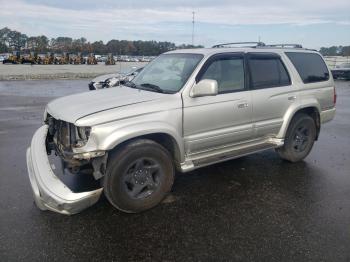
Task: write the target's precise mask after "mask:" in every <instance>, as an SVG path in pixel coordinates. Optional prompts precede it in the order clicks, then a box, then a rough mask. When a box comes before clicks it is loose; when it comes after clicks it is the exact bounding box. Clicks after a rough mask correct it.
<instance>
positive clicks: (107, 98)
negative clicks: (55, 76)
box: [27, 43, 336, 214]
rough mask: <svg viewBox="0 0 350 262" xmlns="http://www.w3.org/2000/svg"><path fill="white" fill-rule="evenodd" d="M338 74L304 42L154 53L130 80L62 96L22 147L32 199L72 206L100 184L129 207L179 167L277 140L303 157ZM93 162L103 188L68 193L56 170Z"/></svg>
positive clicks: (157, 192) (161, 189)
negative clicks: (58, 162)
mask: <svg viewBox="0 0 350 262" xmlns="http://www.w3.org/2000/svg"><path fill="white" fill-rule="evenodd" d="M335 103H336V94H335V88H334V82H333V79H332V76H331V74H330V71H329V69H328V68H327V66H326V64H325V62H324V60H323V58H322V57H321V55H320V54H319V53H318V52H316V51H313V50H308V49H303V48H301V47H300V46H291V47H285V46H267V45H262V44H260V43H259V44H258V45H257V46H253V47H238V48H237V47H236V48H233V47H227V46H225V45H219V46H215V47H213V48H207V49H191V50H176V51H171V52H167V53H165V54H162V55H160V56H159V57H158V58H156V59H155V60H153V61H152V62H151V63H149V64H148V65H147V66H146V67H145V68H144V69H143V70H142V71H141V72H140V73H139V74H138V75H137V76H136V77H135V78H134V79H133V80H132V81H129V82H128V81H127V82H125V83H124V85H122V86H120V87H116V88H111V89H103V90H100V91H97V92H86V93H81V94H76V95H71V96H67V97H63V98H59V99H57V100H54V101H52V102H50V103H49V104H48V105H47V107H46V110H45V115H44V122H45V124H44V125H43V126H42V127H40V128H39V129H38V130H37V131H36V133H35V134H34V137H33V139H32V142H31V146H30V148H28V150H27V165H28V172H29V178H30V182H31V186H32V189H33V192H34V198H35V202H36V204H37V206H38V207H39V208H40V209H42V210H52V211H55V212H59V213H62V214H74V213H77V212H79V211H81V210H83V209H84V208H86V207H88V206H90V205H92V204H94V203H95V202H97V200H98V199H99V197H100V195H101V193H102V191H104V193H105V195H106V197H107V199H108V200H109V202H110V203H111V204H112V205H113V206H115V207H116V208H118V209H119V210H122V211H125V212H130V213H133V212H140V211H144V210H146V209H149V208H152V207H154V206H155V205H157V204H158V203H159V202H161V201H162V199H163V198H164V197H165V196H166V194H167V193H168V192H169V191H170V190H171V187H172V184H173V181H174V174H175V170H178V171H180V172H188V171H191V170H194V169H196V168H200V167H203V166H206V165H210V164H213V163H218V162H221V161H226V160H229V159H233V158H237V157H240V156H244V155H247V154H252V153H255V152H258V151H261V150H265V149H270V148H275V149H276V151H277V153H278V154H279V155H280V156H281V157H282V158H283V159H285V160H287V161H291V162H296V161H300V160H302V159H304V158H305V157H306V156H307V155H308V154H309V152H310V150H311V148H312V146H313V144H314V141H315V140H317V138H318V136H319V132H320V129H321V125H322V124H323V123H325V122H327V121H330V120H331V119H332V118H333V117H334V115H335ZM52 151H54V152H55V154H57V155H58V156H59V157H60V158H61V159H62V162H63V163H64V165H63V166H64V167H65V169H66V170H70V171H71V172H72V173H75V174H77V175H79V171H80V170H81V169H85V170H86V169H89V168H90V169H91V175H92V176H93V177H94V178H95V179H96V180H99V181H100V184H101V187H100V188H97V189H95V190H93V191H88V192H73V191H72V190H71V189H70V188H68V186H67V185H65V184H64V183H63V182H62V181H61V180H60V178H59V177H58V176H57V174H55V173H54V170H53V169H52V166H51V164H50V162H49V158H48V154H50V153H51V152H52Z"/></svg>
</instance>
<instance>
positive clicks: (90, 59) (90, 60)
mask: <svg viewBox="0 0 350 262" xmlns="http://www.w3.org/2000/svg"><path fill="white" fill-rule="evenodd" d="M86 63H87V64H88V65H97V59H96V57H95V54H94V53H90V54H89V56H88V58H87V61H86Z"/></svg>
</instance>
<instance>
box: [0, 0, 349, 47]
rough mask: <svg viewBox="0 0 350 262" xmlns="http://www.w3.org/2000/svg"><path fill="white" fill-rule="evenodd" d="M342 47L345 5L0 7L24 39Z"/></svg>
mask: <svg viewBox="0 0 350 262" xmlns="http://www.w3.org/2000/svg"><path fill="white" fill-rule="evenodd" d="M193 11H194V12H195V26H194V28H195V29H194V44H195V45H199V44H201V45H204V46H206V47H210V46H212V45H214V44H218V43H226V42H240V41H258V39H259V38H260V39H261V41H263V42H265V43H268V44H273V43H275V44H278V43H300V44H302V45H303V46H305V47H308V48H315V49H319V48H320V47H322V46H332V45H350V0H332V1H329V0H312V1H311V0H288V1H286V0H264V1H261V0H259V1H256V0H255V1H253V0H243V1H242V0H238V1H237V0H215V1H214V0H170V1H169V0H143V1H142V0H129V1H128V0H124V1H119V0H94V1H90V0H75V1H74V0H52V1H50V0H47V1H45V0H11V1H8V0H0V28H3V27H5V26H7V27H9V28H11V29H12V30H17V31H20V32H22V33H25V34H27V35H28V36H37V35H46V36H48V37H49V38H52V37H58V36H68V37H72V38H80V37H85V38H87V40H88V41H90V42H93V41H97V40H102V41H104V42H105V43H106V42H108V41H109V40H111V39H120V40H121V39H126V40H156V41H169V42H174V43H176V44H182V43H186V44H191V43H192V12H193Z"/></svg>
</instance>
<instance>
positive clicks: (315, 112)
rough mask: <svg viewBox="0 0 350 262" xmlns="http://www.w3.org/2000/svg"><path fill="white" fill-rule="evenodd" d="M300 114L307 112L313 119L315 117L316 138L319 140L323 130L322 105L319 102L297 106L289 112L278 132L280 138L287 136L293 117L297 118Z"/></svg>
mask: <svg viewBox="0 0 350 262" xmlns="http://www.w3.org/2000/svg"><path fill="white" fill-rule="evenodd" d="M298 114H306V115H309V116H310V117H312V119H314V121H315V125H316V138H315V140H317V139H318V136H319V134H320V130H321V117H320V107H319V105H318V104H317V103H314V104H309V105H305V106H299V107H295V108H293V109H292V110H290V111H289V112H287V113H286V115H285V118H284V123H283V125H282V128H281V130H280V132H279V134H278V137H279V138H284V137H285V135H286V133H287V130H288V128H289V125H290V123H291V121H292V119H293V118H295V117H296V116H297V115H298Z"/></svg>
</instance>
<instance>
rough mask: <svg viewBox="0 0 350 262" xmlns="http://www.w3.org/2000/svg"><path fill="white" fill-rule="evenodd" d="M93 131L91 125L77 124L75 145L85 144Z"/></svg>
mask: <svg viewBox="0 0 350 262" xmlns="http://www.w3.org/2000/svg"><path fill="white" fill-rule="evenodd" d="M90 133H91V127H88V126H77V127H76V143H75V147H82V146H84V145H85V144H86V143H87V141H88V139H89V137H90Z"/></svg>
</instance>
